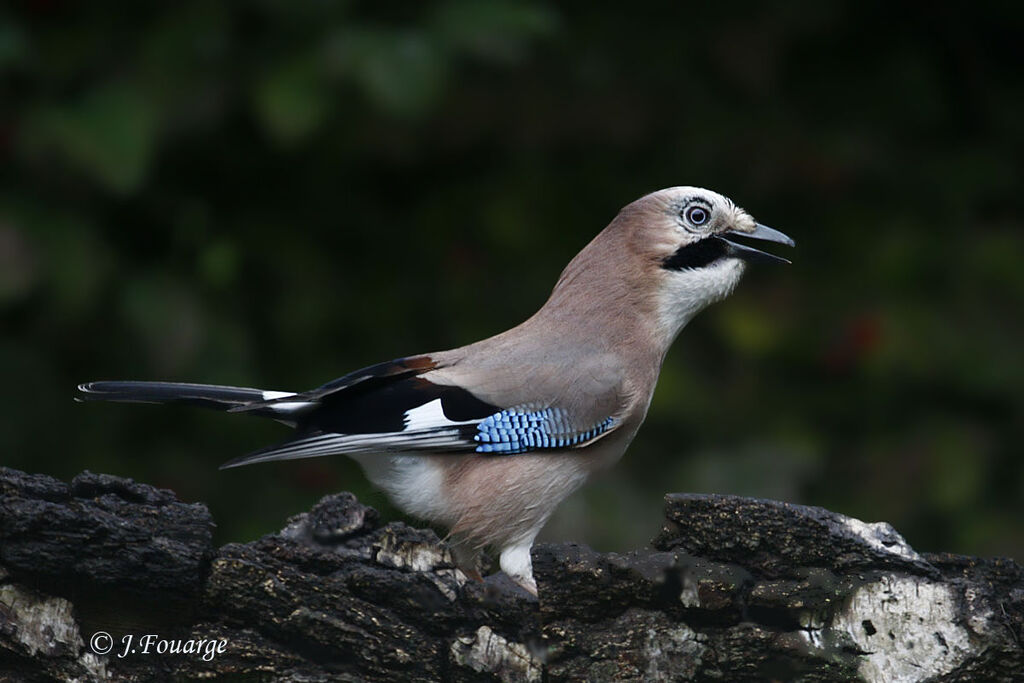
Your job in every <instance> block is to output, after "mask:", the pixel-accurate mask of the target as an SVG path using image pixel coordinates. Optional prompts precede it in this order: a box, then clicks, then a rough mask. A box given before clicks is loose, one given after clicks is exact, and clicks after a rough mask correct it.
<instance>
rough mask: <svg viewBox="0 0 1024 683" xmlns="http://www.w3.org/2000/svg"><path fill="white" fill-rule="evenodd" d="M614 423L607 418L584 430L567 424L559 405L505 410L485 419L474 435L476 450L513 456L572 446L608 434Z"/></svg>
mask: <svg viewBox="0 0 1024 683" xmlns="http://www.w3.org/2000/svg"><path fill="white" fill-rule="evenodd" d="M614 424H615V420H614V418H611V417H609V418H605V419H604V420H602V421H601V422H598V423H597V424H595V425H593V426H592V427H590V428H589V429H586V430H584V431H578V430H576V429H574V428H573V426H572V425H570V424H568V422H567V420H566V419H565V414H564V413H563V412H562V411H561V410H559V409H557V408H546V409H544V410H535V411H519V410H516V409H509V410H502V411H501V412H498V413H495V414H494V415H491V416H490V417H486V418H484V419H483V420H482V421H481V422H480V424H478V425H477V433H476V435H475V436H474V437H473V438H474V440H475V441H476V442H477V443H478V444H479V445H478V446H477V447H476V452H477V453H493V454H495V455H514V454H516V453H526V452H527V451H534V450H539V449H543V448H547V449H552V448H570V447H572V446H577V445H579V444H581V443H584V442H586V441H589V440H590V439H593V438H595V437H597V436H600V435H601V434H603V433H605V432H606V431H608V430H609V429H611V428H612V426H613V425H614Z"/></svg>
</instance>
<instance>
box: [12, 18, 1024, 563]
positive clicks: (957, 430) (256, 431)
mask: <svg viewBox="0 0 1024 683" xmlns="http://www.w3.org/2000/svg"><path fill="white" fill-rule="evenodd" d="M152 5H153V4H152V3H125V2H99V1H96V2H71V1H60V0H49V1H35V2H16V3H14V5H13V7H11V6H8V7H7V9H4V10H0V73H2V80H0V328H2V336H0V377H2V379H3V384H2V390H0V420H2V421H3V422H2V425H0V427H2V428H0V459H2V460H0V462H2V464H4V465H8V466H13V467H18V468H22V469H26V470H29V471H33V472H45V473H49V474H53V475H57V476H60V477H65V478H66V477H70V476H72V475H74V474H75V473H77V472H78V471H80V470H82V469H84V468H88V469H90V470H93V471H99V472H109V473H114V474H118V475H124V476H130V477H135V478H137V479H140V480H143V481H146V482H150V483H153V484H157V485H160V486H166V487H170V488H172V489H174V490H175V491H176V492H177V493H178V495H179V496H181V497H182V498H183V499H185V500H190V501H205V502H207V503H208V504H209V505H210V507H211V508H212V510H213V512H214V515H215V518H216V519H217V522H218V525H219V530H218V533H219V535H220V539H219V540H221V541H226V540H242V539H251V538H253V537H255V536H257V535H259V534H261V533H266V532H269V531H272V530H274V529H276V528H279V527H280V526H281V524H282V522H283V520H284V518H285V517H286V516H287V515H289V514H293V513H296V512H299V511H303V510H305V509H307V508H308V507H309V506H310V505H311V504H312V503H313V502H315V501H316V500H317V499H318V498H319V497H320V496H321V495H324V494H326V493H329V492H333V491H336V490H340V489H350V490H353V491H355V492H356V493H357V494H358V495H359V496H360V497H362V498H364V499H365V500H367V501H368V502H370V503H372V504H374V505H378V506H384V505H386V504H385V502H384V500H383V498H382V497H381V496H380V495H379V494H376V493H373V492H372V491H371V490H370V489H369V487H368V486H367V484H366V482H365V480H364V479H363V477H362V475H361V474H360V473H359V471H358V468H357V467H355V466H354V465H353V463H351V462H349V461H348V460H347V459H345V458H343V457H336V458H329V459H320V460H307V461H301V462H287V463H276V464H269V465H262V466H255V467H250V468H244V469H241V470H232V471H225V472H220V471H218V470H217V465H218V464H219V463H221V462H223V461H225V460H227V459H229V458H232V457H234V456H237V455H240V454H242V453H245V452H246V451H249V450H252V449H255V448H258V447H260V446H262V445H266V444H267V443H270V442H273V441H276V440H279V439H282V438H284V437H285V436H286V433H287V430H286V429H285V428H284V427H281V426H279V425H276V424H273V423H264V422H260V421H258V420H254V419H251V418H246V417H243V416H232V415H222V414H216V413H205V412H202V411H196V410H189V409H179V408H155V407H151V406H125V405H95V404H90V405H78V404H74V403H73V402H72V400H71V399H72V395H73V389H74V385H75V384H76V383H78V382H80V381H84V380H92V379H168V380H181V381H202V382H211V383H226V384H240V385H246V386H259V387H261V388H270V389H282V390H300V389H305V388H310V387H313V386H316V385H319V384H321V383H322V382H324V381H326V380H329V379H331V378H333V377H336V376H338V375H341V374H343V373H345V372H348V371H350V370H353V369H355V368H359V367H361V366H364V365H368V364H371V363H374V362H377V361H381V360H385V359H389V358H393V357H397V356H402V355H408V354H412V353H418V352H424V351H431V350H438V349H444V348H448V347H452V346H458V345H461V344H465V343H468V342H472V341H475V340H477V339H479V338H482V337H485V336H488V335H491V334H494V333H497V332H499V331H501V330H503V329H506V328H508V327H510V326H512V325H513V324H516V323H518V322H520V321H521V320H523V319H524V318H526V317H527V316H528V315H529V314H531V313H532V312H533V311H534V310H535V309H536V308H537V307H538V306H539V305H540V304H541V303H542V302H543V301H544V299H545V297H546V296H547V294H548V292H549V291H550V288H551V286H552V285H553V284H554V282H555V280H556V278H557V276H558V274H559V272H560V270H561V268H562V267H563V266H564V265H565V263H567V262H568V260H569V259H570V258H571V257H572V256H573V255H574V254H575V253H576V251H578V250H579V249H580V248H581V247H582V246H583V245H584V244H586V242H587V241H589V240H590V239H591V237H593V235H595V234H596V233H597V232H598V231H599V230H600V229H601V228H602V227H603V226H604V225H605V224H606V223H607V222H608V221H609V220H610V219H611V218H612V217H613V216H614V215H615V213H616V211H618V209H619V208H620V207H621V206H623V205H625V204H626V203H628V202H630V201H632V200H633V199H635V198H637V197H639V196H640V195H642V194H645V193H647V192H649V191H652V190H655V189H658V188H661V187H665V186H671V185H681V184H693V185H702V186H706V187H709V188H712V189H715V190H718V191H721V192H723V193H725V194H727V195H729V196H731V197H732V198H733V199H734V200H736V201H737V202H738V203H739V204H740V205H742V206H744V207H746V208H747V209H748V210H749V211H750V212H751V213H752V214H753V215H754V216H755V217H756V218H758V219H759V220H760V221H762V222H764V223H766V224H768V225H771V226H773V227H776V228H778V229H780V230H783V231H785V232H786V233H788V234H790V235H792V236H793V237H795V238H796V240H797V241H798V243H799V246H798V249H797V250H795V251H793V252H792V253H787V254H786V255H787V256H791V257H792V258H793V260H794V264H793V265H792V266H790V267H758V268H755V269H752V271H751V272H750V273H749V275H748V276H747V278H746V279H745V281H744V282H743V283H742V284H741V286H740V288H739V289H738V291H737V292H736V293H735V294H734V295H733V296H732V297H731V298H730V299H728V300H727V301H725V302H723V303H720V304H717V305H716V306H714V307H713V308H711V309H709V310H708V311H706V312H705V313H703V314H701V315H700V316H699V317H698V318H697V319H696V320H695V321H694V322H693V323H692V324H691V325H690V326H689V328H687V329H686V330H685V331H684V332H683V334H682V335H681V337H680V339H679V341H678V342H677V343H676V346H675V348H674V349H673V351H672V352H671V353H670V355H669V357H668V360H667V362H666V364H665V367H664V369H663V371H662V375H661V382H660V384H659V386H658V391H657V394H656V395H655V398H654V403H653V406H652V408H651V412H650V415H649V417H648V420H647V424H646V425H645V427H644V428H643V429H642V430H641V432H640V434H639V436H638V438H637V439H636V441H635V442H634V445H633V446H632V447H631V449H630V451H629V452H628V453H627V455H626V457H625V458H624V459H623V461H622V462H621V463H620V464H619V465H618V466H617V467H616V468H615V469H614V470H612V472H611V473H610V474H609V475H608V476H606V477H604V478H602V479H599V480H597V481H595V482H593V483H592V484H591V485H589V486H588V487H587V488H586V489H585V490H584V491H583V492H581V493H580V494H577V495H576V496H574V497H573V498H572V499H570V501H568V502H567V503H566V504H565V505H564V506H563V507H562V509H561V511H560V513H559V514H558V516H557V517H556V518H555V520H554V521H553V522H552V524H550V525H549V527H548V529H547V531H546V537H547V538H554V539H572V540H579V541H583V542H587V543H590V544H592V545H594V546H595V547H597V548H599V549H618V550H622V549H627V548H630V547H635V546H638V545H642V544H644V543H645V542H646V541H647V540H648V539H649V538H650V537H651V536H652V535H653V534H654V532H655V531H656V529H657V527H658V524H659V510H660V507H661V496H662V494H663V493H664V492H666V491H714V492H722V493H725V492H734V493H741V494H748V495H756V496H768V497H774V498H781V499H783V500H788V501H793V502H801V503H811V504H816V505H823V506H826V507H829V508H831V509H834V510H837V511H840V512H843V513H846V514H849V515H853V516H856V517H859V518H862V519H865V520H867V521H876V520H886V521H889V522H891V523H893V524H894V525H895V526H896V527H897V528H898V529H899V530H900V531H901V532H903V533H904V534H905V535H906V537H907V538H908V540H909V541H910V542H911V543H912V544H913V545H914V546H915V547H917V548H918V549H919V550H950V551H955V552H962V553H972V554H974V553H978V554H1001V555H1010V556H1014V557H1016V558H1017V559H1024V527H1022V525H1021V519H1022V513H1024V458H1022V457H1021V446H1020V444H1021V442H1022V439H1024V391H1022V387H1024V361H1022V358H1024V354H1022V351H1021V340H1022V332H1024V324H1022V323H1024V320H1022V316H1021V310H1022V303H1024V270H1022V258H1021V257H1022V247H1024V236H1022V232H1021V222H1022V219H1021V216H1022V208H1024V207H1022V202H1021V181H1022V173H1021V163H1020V162H1021V159H1024V144H1022V143H1024V106H1022V105H1024V88H1022V87H1021V74H1022V66H1024V61H1022V59H1021V53H1020V47H1019V45H1020V42H1021V36H1022V28H1024V26H1022V20H1021V15H1022V12H1021V9H1020V6H1019V5H1015V4H1012V3H1003V4H1000V5H995V4H993V5H991V6H988V7H985V6H983V5H979V4H974V5H971V9H970V11H966V9H965V10H962V11H955V10H943V9H941V8H938V7H934V6H932V5H926V4H923V3H922V4H920V5H905V6H898V5H895V4H893V3H877V4H876V3H863V2H836V1H822V2H817V3H801V4H799V5H793V6H788V7H787V6H786V5H775V6H774V7H771V8H768V7H766V6H763V5H762V3H749V4H726V3H716V4H715V7H714V8H709V7H702V6H696V5H695V6H687V5H686V4H684V3H665V4H664V5H655V4H645V3H641V2H633V3H628V4H626V5H622V6H621V7H619V9H618V10H616V11H612V10H609V9H605V10H601V11H595V10H594V9H593V4H592V3H588V2H571V3H558V4H556V3H544V2H540V1H537V2H534V1H530V2H526V1H522V2H521V1H519V0H486V1H483V2H481V1H477V0H451V1H448V2H432V3H394V4H392V3H354V2H283V1H282V2H271V1H264V2H254V3H238V4H220V3H214V2H207V1H205V0H203V1H199V2H180V3H171V4H170V5H167V6H163V7H159V8H158V7H155V6H152ZM243 5H244V6H243ZM965 7H966V6H965ZM783 250H784V249H783ZM776 251H779V250H776ZM387 514H388V515H390V516H392V517H394V516H395V515H397V513H395V512H394V511H389V512H388V513H387Z"/></svg>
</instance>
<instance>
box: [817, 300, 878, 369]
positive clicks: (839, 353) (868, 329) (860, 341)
mask: <svg viewBox="0 0 1024 683" xmlns="http://www.w3.org/2000/svg"><path fill="white" fill-rule="evenodd" d="M882 327H883V326H882V318H881V316H879V315H878V314H877V313H861V314H859V315H857V316H855V317H853V318H851V319H849V320H848V321H847V322H846V324H845V325H844V327H843V330H842V332H841V333H840V334H839V336H838V337H837V338H836V340H835V341H834V342H833V343H832V344H831V345H830V346H829V347H828V348H827V349H826V350H825V354H824V357H823V358H822V362H823V364H824V365H825V367H826V368H827V369H828V370H829V371H831V372H846V371H849V370H850V369H852V368H853V367H855V366H857V365H859V364H860V363H861V362H863V361H864V359H865V358H867V357H868V356H870V355H871V354H872V353H874V352H875V351H876V350H877V349H878V347H879V345H880V344H881V343H882V338H883V336H884V331H883V328H882Z"/></svg>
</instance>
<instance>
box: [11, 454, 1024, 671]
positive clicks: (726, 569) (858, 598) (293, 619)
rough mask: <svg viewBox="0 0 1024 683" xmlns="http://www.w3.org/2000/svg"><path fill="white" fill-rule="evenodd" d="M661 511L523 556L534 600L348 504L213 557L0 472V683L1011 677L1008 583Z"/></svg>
mask: <svg viewBox="0 0 1024 683" xmlns="http://www.w3.org/2000/svg"><path fill="white" fill-rule="evenodd" d="M666 500H667V504H666V514H665V525H664V527H663V528H662V530H661V532H660V533H659V534H658V536H657V538H655V540H654V542H653V544H652V545H653V547H652V548H651V549H643V550H636V551H633V552H631V553H628V554H624V555H619V554H615V553H596V552H594V551H593V550H590V549H589V548H586V547H583V546H577V545H541V546H539V547H537V548H536V549H535V550H534V567H535V572H536V576H537V580H538V583H539V586H540V601H539V602H538V601H536V600H533V599H531V598H529V597H528V596H526V595H524V594H522V592H520V591H516V590H514V589H513V588H511V587H510V586H509V585H508V584H507V582H503V581H502V580H501V578H500V577H491V578H489V579H488V580H487V581H486V582H484V583H480V582H478V581H473V580H470V579H467V578H466V577H465V576H464V575H463V574H462V572H460V571H458V570H457V569H455V568H454V566H453V564H452V561H451V555H450V553H449V550H448V549H447V547H446V546H445V545H444V544H443V543H441V542H440V541H439V540H438V538H437V536H436V535H435V534H434V532H432V531H428V530H421V529H413V528H410V527H408V526H406V525H404V524H401V523H392V524H386V525H382V524H381V523H380V522H379V520H378V516H377V513H376V512H375V511H374V510H372V509H370V508H368V507H365V506H363V505H361V504H360V503H359V502H358V501H357V500H356V499H355V497H354V496H352V495H351V494H347V493H341V494H337V495H333V496H328V497H326V498H324V499H323V500H322V501H321V502H320V503H318V504H317V505H316V506H315V507H314V508H313V509H312V510H311V511H310V512H308V513H305V514H302V515H299V516H297V517H294V518H293V519H291V520H289V521H288V524H287V525H286V526H285V528H284V529H282V531H281V532H280V533H278V534H274V535H271V536H266V537H264V538H262V539H260V540H258V541H254V542H252V543H246V544H229V545H226V546H223V547H221V548H215V547H214V545H213V542H212V533H211V532H212V527H213V521H212V519H211V517H210V513H209V511H208V510H207V509H206V507H205V506H203V505H200V504H191V505H189V504H185V503H181V502H179V501H177V500H176V499H175V497H174V495H173V494H172V493H170V492H169V491H162V490H158V489H154V488H152V487H149V486H146V485H144V484H138V483H135V482H133V481H131V480H128V479H121V478H117V477H112V476H107V475H97V474H92V473H89V472H85V473H83V474H81V475H79V476H78V477H76V478H75V479H74V480H73V481H72V482H71V484H70V485H68V484H65V483H62V482H60V481H57V480H55V479H52V478H50V477H46V476H41V475H28V474H24V473H22V472H18V471H15V470H9V469H0V678H3V679H7V678H10V679H14V680H29V681H35V680H51V679H56V680H71V679H77V680H83V681H88V680H118V681H121V680H129V681H163V680H167V679H169V678H172V677H177V678H178V679H188V678H200V677H202V678H213V679H216V678H227V677H237V676H238V675H240V674H248V679H252V678H256V679H267V680H279V679H284V680H294V681H311V680H328V679H330V680H368V681H395V680H423V681H433V680H454V681H477V680H481V681H487V680H509V681H544V680H546V681H569V680H593V681H604V680H615V681H650V680H715V681H748V680H749V681H766V680H779V681H789V680H800V681H850V680H866V681H925V680H929V681H980V680H999V681H1020V680H1024V652H1022V649H1021V637H1022V634H1024V570H1022V568H1021V567H1020V566H1019V565H1017V564H1015V563H1014V562H1012V561H1010V560H1001V559H991V560H990V559H978V558H972V557H961V556H955V555H944V554H918V553H916V552H915V551H914V550H913V549H912V548H910V547H909V546H908V545H907V544H906V543H905V542H904V540H903V539H902V538H901V537H900V535H899V534H898V533H896V531H895V530H894V529H892V527H890V526H889V525H887V524H865V523H863V522H860V521H858V520H854V519H850V518H848V517H843V516H841V515H838V514H835V513H832V512H829V511H827V510H822V509H820V508H811V507H803V506H798V505H788V504H785V503H779V502H774V501H765V500H753V499H748V498H739V497H733V496H703V495H682V494H672V495H669V496H668V497H667V499H666ZM97 632H104V633H107V634H109V638H107V637H105V636H103V635H102V634H100V635H94V634H97ZM147 635H149V636H152V638H149V639H147V638H146V636H147ZM129 638H130V640H129ZM107 647H109V648H110V651H109V653H107V654H97V653H96V652H95V649H100V650H103V649H106V648H107ZM126 648H127V652H125V650H126ZM132 650H134V652H133V651H132Z"/></svg>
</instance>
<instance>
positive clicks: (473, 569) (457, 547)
mask: <svg viewBox="0 0 1024 683" xmlns="http://www.w3.org/2000/svg"><path fill="white" fill-rule="evenodd" d="M448 545H449V547H450V548H451V550H452V559H453V560H454V561H455V566H456V567H458V568H459V569H460V570H462V573H463V574H465V575H466V576H468V577H469V578H470V579H471V580H472V581H478V582H480V583H483V580H484V577H483V576H482V575H481V574H480V550H479V548H477V547H476V546H474V545H473V544H471V543H469V542H468V541H467V540H466V539H461V538H455V537H451V536H449V538H448Z"/></svg>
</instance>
